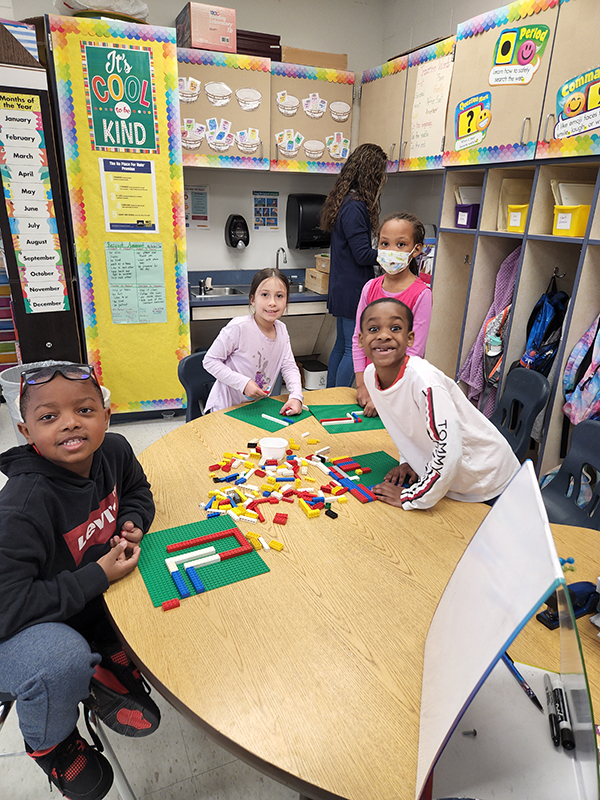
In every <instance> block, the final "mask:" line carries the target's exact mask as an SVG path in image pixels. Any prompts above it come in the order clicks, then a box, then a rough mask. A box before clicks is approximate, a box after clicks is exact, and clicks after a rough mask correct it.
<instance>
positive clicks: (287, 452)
mask: <svg viewBox="0 0 600 800" xmlns="http://www.w3.org/2000/svg"><path fill="white" fill-rule="evenodd" d="M293 452H294V451H293V450H286V451H285V454H286V456H291V455H292V453H293Z"/></svg>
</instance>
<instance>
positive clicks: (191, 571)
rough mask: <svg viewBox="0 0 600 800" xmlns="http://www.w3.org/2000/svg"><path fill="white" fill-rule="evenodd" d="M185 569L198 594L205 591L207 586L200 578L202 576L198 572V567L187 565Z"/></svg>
mask: <svg viewBox="0 0 600 800" xmlns="http://www.w3.org/2000/svg"><path fill="white" fill-rule="evenodd" d="M185 571H186V574H187V576H188V578H189V579H190V583H191V584H192V586H193V587H194V589H195V590H196V592H197V593H198V594H201V593H202V592H205V591H206V586H205V585H204V584H203V583H202V581H201V580H200V576H199V575H198V573H197V572H196V569H195V568H194V567H187V568H186V570H185Z"/></svg>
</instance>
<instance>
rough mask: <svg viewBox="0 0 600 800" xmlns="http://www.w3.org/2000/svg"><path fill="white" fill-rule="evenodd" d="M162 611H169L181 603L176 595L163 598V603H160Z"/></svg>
mask: <svg viewBox="0 0 600 800" xmlns="http://www.w3.org/2000/svg"><path fill="white" fill-rule="evenodd" d="M161 605H162V610H163V611H170V610H171V609H172V608H179V606H180V605H181V603H180V602H179V598H178V597H174V598H173V599H172V600H165V602H164V603H161Z"/></svg>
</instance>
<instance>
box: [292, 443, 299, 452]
mask: <svg viewBox="0 0 600 800" xmlns="http://www.w3.org/2000/svg"><path fill="white" fill-rule="evenodd" d="M290 450H300V445H298V444H292V443H291V442H290Z"/></svg>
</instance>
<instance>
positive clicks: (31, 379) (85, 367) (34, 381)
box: [19, 364, 99, 397]
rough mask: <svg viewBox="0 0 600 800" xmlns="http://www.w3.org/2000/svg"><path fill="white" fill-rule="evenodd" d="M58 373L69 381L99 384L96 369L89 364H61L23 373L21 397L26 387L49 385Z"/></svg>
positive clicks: (36, 368) (26, 370) (35, 368)
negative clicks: (89, 380) (87, 381)
mask: <svg viewBox="0 0 600 800" xmlns="http://www.w3.org/2000/svg"><path fill="white" fill-rule="evenodd" d="M58 373H60V374H61V375H62V376H63V378H66V379H67V380H68V381H86V380H88V379H89V378H91V379H92V380H93V381H94V383H96V384H98V378H97V377H96V373H95V372H94V368H93V367H92V366H90V365H89V364H59V365H53V366H51V367H34V368H33V369H25V370H23V372H22V373H21V391H20V393H19V394H20V396H21V397H22V396H23V388H24V387H25V386H26V385H27V386H39V385H40V384H42V383H49V382H50V381H51V380H52V379H53V378H54V377H55V376H56V375H57V374H58ZM98 385H99V384H98Z"/></svg>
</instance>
